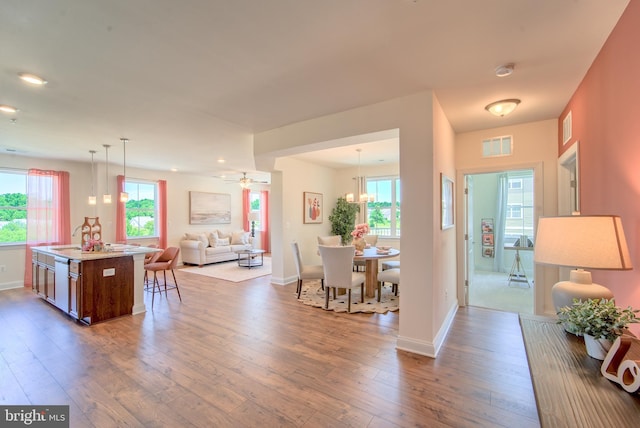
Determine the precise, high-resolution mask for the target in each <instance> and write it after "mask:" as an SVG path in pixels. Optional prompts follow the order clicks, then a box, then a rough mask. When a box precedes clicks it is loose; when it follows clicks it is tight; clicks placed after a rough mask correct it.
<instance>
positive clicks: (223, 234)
mask: <svg viewBox="0 0 640 428" xmlns="http://www.w3.org/2000/svg"><path fill="white" fill-rule="evenodd" d="M216 232H217V233H218V238H229V239H231V234H230V233H228V232H224V231H222V230H220V229H218V230H217V231H216Z"/></svg>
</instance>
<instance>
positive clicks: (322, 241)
mask: <svg viewBox="0 0 640 428" xmlns="http://www.w3.org/2000/svg"><path fill="white" fill-rule="evenodd" d="M318 245H328V246H333V247H337V246H340V245H342V236H340V235H330V236H318Z"/></svg>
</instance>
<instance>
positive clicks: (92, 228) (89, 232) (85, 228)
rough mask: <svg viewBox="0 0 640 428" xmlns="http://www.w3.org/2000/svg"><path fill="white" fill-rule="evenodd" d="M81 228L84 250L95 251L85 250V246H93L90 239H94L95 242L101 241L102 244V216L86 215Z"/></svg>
mask: <svg viewBox="0 0 640 428" xmlns="http://www.w3.org/2000/svg"><path fill="white" fill-rule="evenodd" d="M81 230H82V250H83V251H95V250H85V248H92V246H90V245H89V242H90V241H93V242H94V243H97V242H100V244H101V245H102V226H101V225H100V217H85V218H84V223H82V226H81Z"/></svg>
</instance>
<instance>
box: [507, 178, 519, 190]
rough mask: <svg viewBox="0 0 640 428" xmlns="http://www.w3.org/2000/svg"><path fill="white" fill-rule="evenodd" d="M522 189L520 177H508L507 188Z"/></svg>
mask: <svg viewBox="0 0 640 428" xmlns="http://www.w3.org/2000/svg"><path fill="white" fill-rule="evenodd" d="M520 189H522V179H521V178H510V179H509V190H520Z"/></svg>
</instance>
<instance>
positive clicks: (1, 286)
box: [0, 281, 24, 291]
mask: <svg viewBox="0 0 640 428" xmlns="http://www.w3.org/2000/svg"><path fill="white" fill-rule="evenodd" d="M22 287H24V281H11V282H3V283H1V284H0V291H2V290H11V289H13V288H22Z"/></svg>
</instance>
